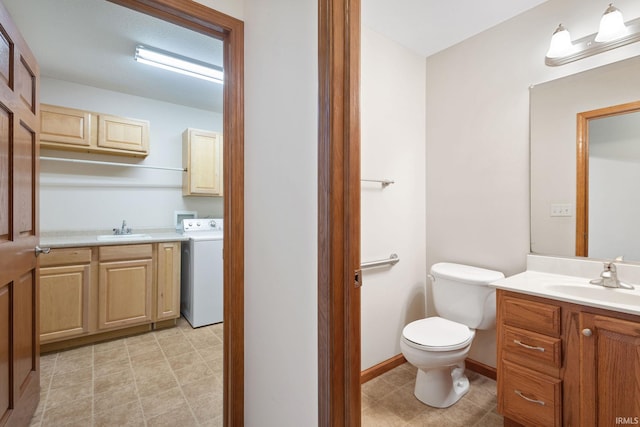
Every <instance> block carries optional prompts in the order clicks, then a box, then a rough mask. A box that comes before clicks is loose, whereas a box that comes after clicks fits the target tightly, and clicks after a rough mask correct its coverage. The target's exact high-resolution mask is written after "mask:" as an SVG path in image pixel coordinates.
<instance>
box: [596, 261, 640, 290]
mask: <svg viewBox="0 0 640 427" xmlns="http://www.w3.org/2000/svg"><path fill="white" fill-rule="evenodd" d="M616 261H622V257H618V258H616ZM589 283H591V284H592V285H600V286H604V287H605V288H622V289H634V288H633V286H632V285H629V284H628V283H624V282H621V281H620V280H618V272H617V268H616V265H615V264H614V263H613V261H608V262H605V263H604V270H602V273H600V278H599V279H593V280H590V281H589Z"/></svg>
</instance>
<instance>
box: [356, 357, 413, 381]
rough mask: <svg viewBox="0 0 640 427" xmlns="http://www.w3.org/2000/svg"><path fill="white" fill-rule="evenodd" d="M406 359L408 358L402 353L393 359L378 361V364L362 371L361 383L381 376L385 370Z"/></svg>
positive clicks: (398, 364) (396, 365)
mask: <svg viewBox="0 0 640 427" xmlns="http://www.w3.org/2000/svg"><path fill="white" fill-rule="evenodd" d="M406 361H407V359H405V358H404V356H403V355H402V354H398V355H397V356H393V357H392V358H391V359H387V360H385V361H384V362H381V363H378V364H377V365H374V366H372V367H370V368H368V369H365V370H364V371H362V372H360V384H364V383H366V382H367V381H371V380H372V379H374V378H375V377H379V376H380V375H382V374H384V373H385V372H388V371H390V370H392V369H393V368H396V367H398V366H400V365H402V364H403V363H405V362H406Z"/></svg>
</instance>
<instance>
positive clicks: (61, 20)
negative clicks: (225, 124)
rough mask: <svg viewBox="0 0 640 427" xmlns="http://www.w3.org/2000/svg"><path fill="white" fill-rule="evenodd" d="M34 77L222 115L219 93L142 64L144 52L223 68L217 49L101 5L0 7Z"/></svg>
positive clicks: (15, 2) (46, 1)
mask: <svg viewBox="0 0 640 427" xmlns="http://www.w3.org/2000/svg"><path fill="white" fill-rule="evenodd" d="M2 1H3V3H4V4H5V6H6V7H7V9H8V10H9V13H11V16H12V18H13V20H14V21H15V23H16V24H17V26H18V28H20V32H21V33H22V36H23V37H24V38H25V39H26V41H27V43H28V44H29V46H30V47H31V50H32V51H33V53H34V55H35V56H36V59H37V60H38V63H39V64H40V75H41V76H42V77H50V78H55V79H59V80H66V81H70V82H75V83H80V84H84V85H88V86H94V87H99V88H103V89H108V90H114V91H118V92H124V93H128V94H131V95H137V96H142V97H146V98H151V99H158V100H161V101H166V102H171V103H174V104H179V105H185V106H189V107H193V108H199V109H204V110H209V111H217V112H222V85H220V84H217V83H212V82H207V81H205V80H200V79H195V78H193V77H188V76H183V75H180V74H176V73H173V72H170V71H166V70H162V69H158V68H155V67H151V66H149V65H145V64H141V63H138V62H136V61H135V60H134V59H133V54H134V51H135V47H136V45H138V44H144V45H148V46H151V47H156V48H160V49H163V50H166V51H169V52H175V53H179V54H180V55H183V56H187V57H191V58H195V59H198V60H200V61H204V62H208V63H212V64H216V65H220V66H222V42H221V41H220V40H216V39H214V38H212V37H208V36H206V35H203V34H200V33H196V32H194V31H190V30H187V29H185V28H182V27H179V26H177V25H173V24H169V23H166V22H164V21H162V20H159V19H156V18H152V17H150V16H148V15H144V14H142V13H138V12H135V11H132V10H130V9H127V8H124V7H122V6H119V5H116V4H113V3H110V2H108V1H105V0H2Z"/></svg>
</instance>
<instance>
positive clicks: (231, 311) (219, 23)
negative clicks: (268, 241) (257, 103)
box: [109, 0, 244, 426]
mask: <svg viewBox="0 0 640 427" xmlns="http://www.w3.org/2000/svg"><path fill="white" fill-rule="evenodd" d="M109 1H111V2H112V3H116V4H119V5H121V6H125V7H128V8H130V9H133V10H137V11H139V12H142V13H145V14H147V15H151V16H154V17H156V18H159V19H162V20H164V21H167V22H171V23H173V24H176V25H180V26H182V27H185V28H188V29H191V30H193V31H197V32H200V33H203V34H207V35H210V36H212V37H215V38H217V39H220V40H222V41H223V42H224V68H225V85H224V89H223V98H224V99H223V105H224V107H223V108H224V117H223V123H224V130H223V140H224V144H225V147H224V154H223V156H224V159H223V160H224V165H223V174H224V218H225V228H224V254H223V255H224V326H223V328H224V393H223V394H224V403H223V411H224V425H225V426H242V425H243V424H244V23H243V22H242V21H240V20H238V19H235V18H233V17H231V16H229V15H225V14H223V13H221V12H218V11H216V10H213V9H211V8H209V7H207V6H204V5H201V4H198V3H195V2H191V1H184V0H109Z"/></svg>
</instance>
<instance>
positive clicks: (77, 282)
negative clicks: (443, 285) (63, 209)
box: [39, 248, 92, 344]
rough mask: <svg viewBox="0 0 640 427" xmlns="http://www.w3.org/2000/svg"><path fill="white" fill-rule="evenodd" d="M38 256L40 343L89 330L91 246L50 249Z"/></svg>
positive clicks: (77, 334)
mask: <svg viewBox="0 0 640 427" xmlns="http://www.w3.org/2000/svg"><path fill="white" fill-rule="evenodd" d="M39 259H40V342H41V343H43V344H45V343H47V342H51V341H58V340H61V339H64V338H73V337H78V336H82V335H85V334H87V333H88V332H89V311H90V309H89V302H90V294H91V288H90V283H91V281H92V280H91V273H92V268H91V248H77V249H75V248H74V249H52V250H51V252H49V253H48V254H42V255H40V257H39Z"/></svg>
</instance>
